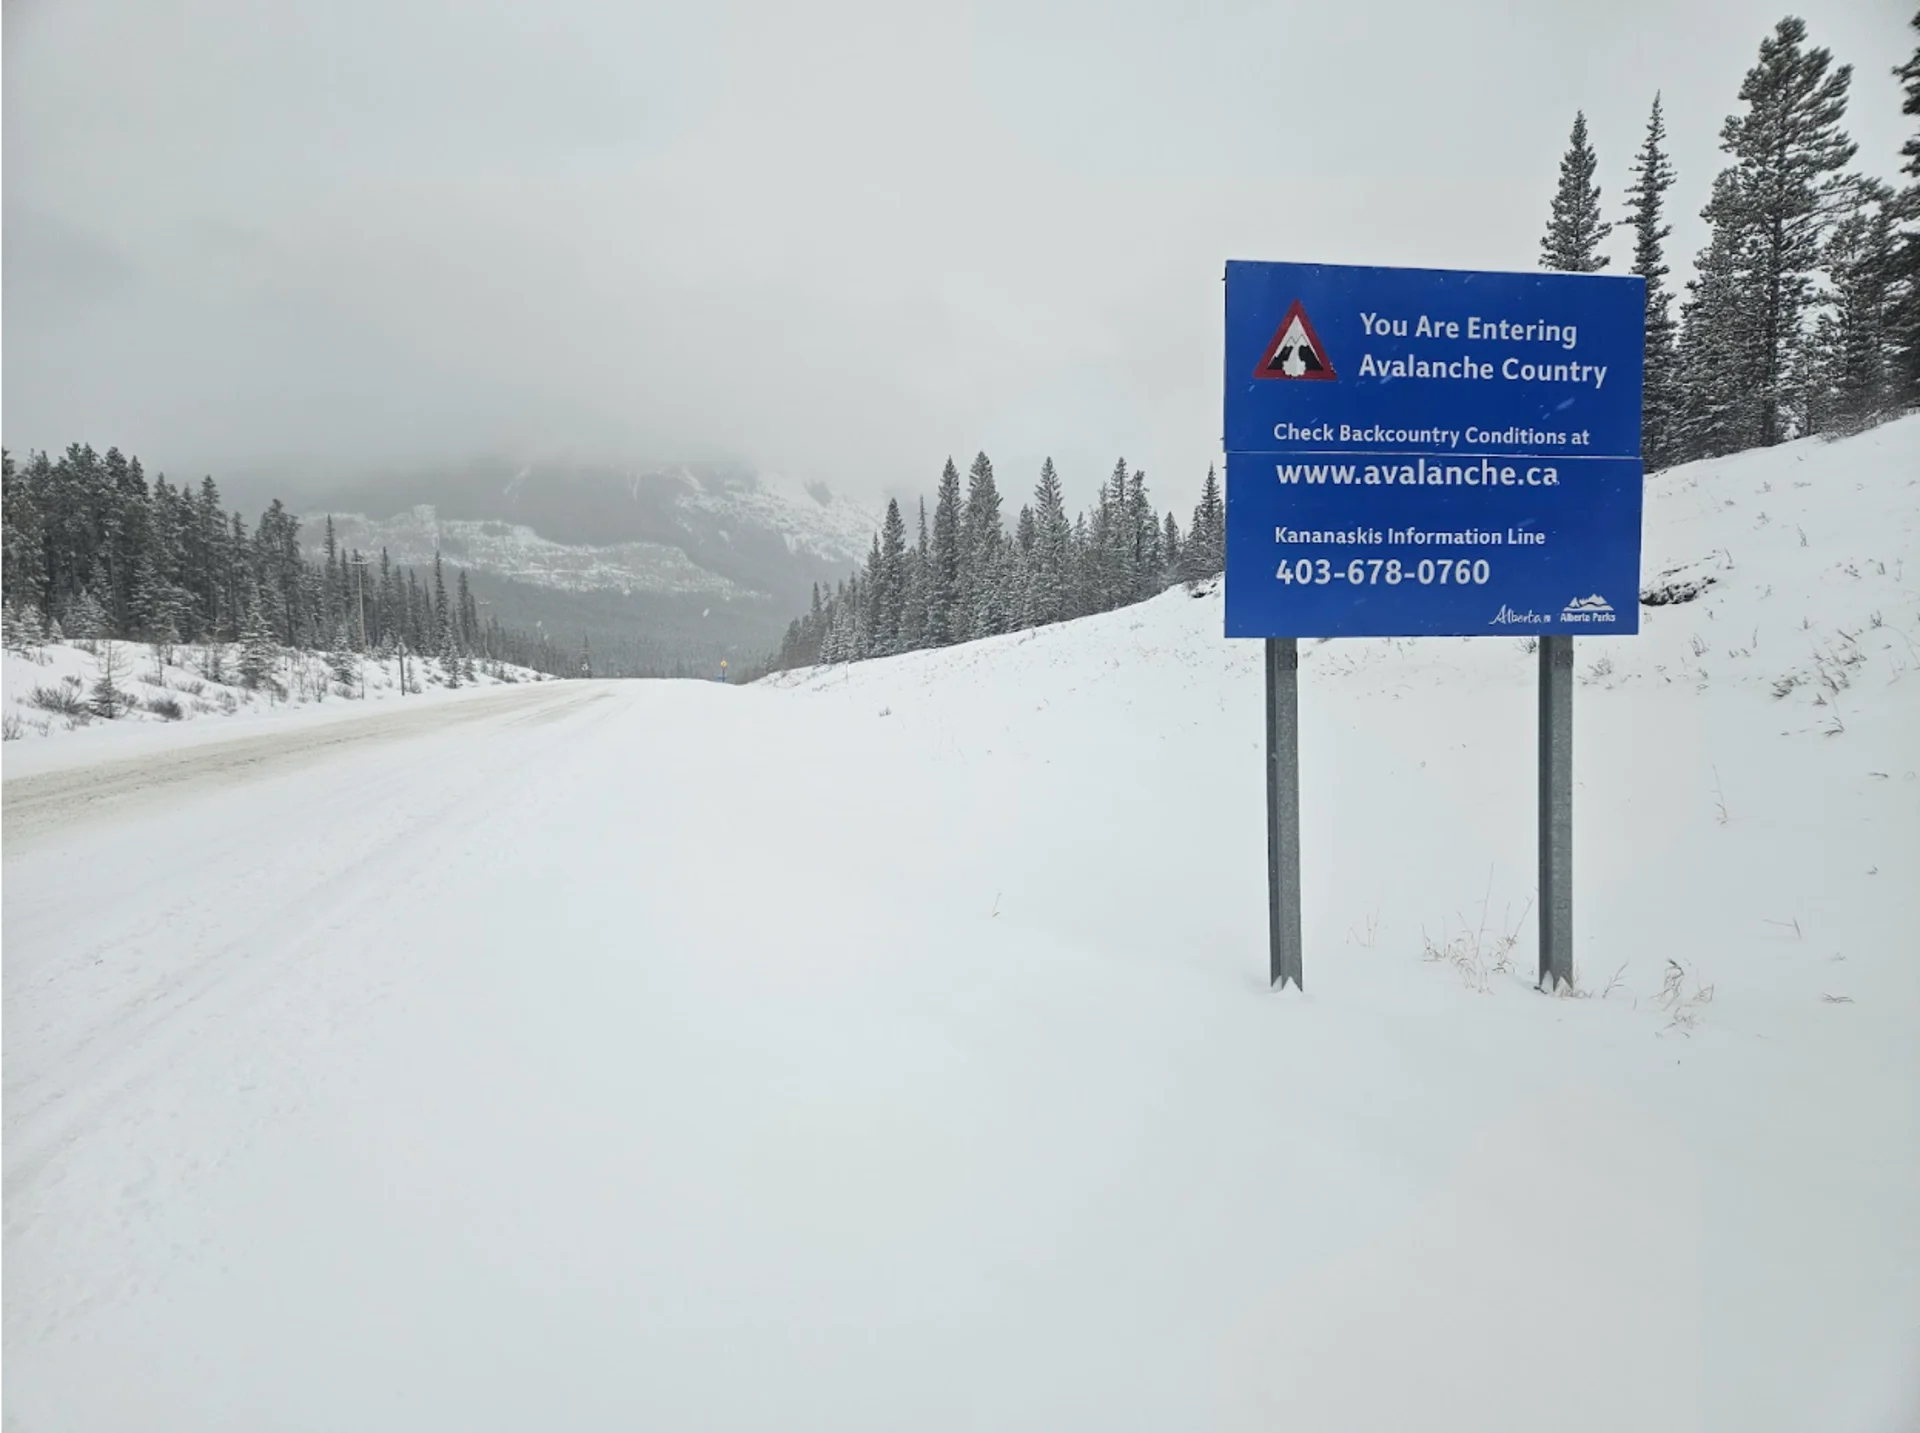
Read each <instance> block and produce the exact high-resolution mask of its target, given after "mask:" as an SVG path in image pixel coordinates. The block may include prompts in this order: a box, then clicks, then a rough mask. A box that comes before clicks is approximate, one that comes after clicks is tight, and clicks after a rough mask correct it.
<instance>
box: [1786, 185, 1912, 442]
mask: <svg viewBox="0 0 1920 1433" xmlns="http://www.w3.org/2000/svg"><path fill="white" fill-rule="evenodd" d="M1891 198H1892V195H1891V193H1890V192H1889V191H1888V190H1887V189H1886V188H1885V187H1884V186H1883V185H1880V184H1878V183H1875V182H1872V181H1866V180H1862V181H1860V182H1858V183H1857V184H1856V185H1855V186H1854V197H1853V202H1852V204H1851V205H1850V209H1849V212H1848V213H1847V214H1846V215H1845V216H1844V217H1843V218H1841V219H1840V220H1839V221H1838V222H1837V223H1836V224H1835V226H1834V230H1833V233H1832V235H1831V236H1830V237H1829V239H1828V241H1827V246H1826V260H1825V261H1826V269H1827V276H1828V280H1829V282H1830V284H1831V286H1832V291H1831V293H1830V294H1829V296H1828V299H1829V304H1828V309H1827V311H1826V312H1825V313H1823V314H1822V315H1821V316H1820V319H1819V322H1818V325H1817V326H1816V329H1815V337H1814V342H1813V344H1812V345H1811V351H1812V353H1813V355H1814V363H1813V365H1812V367H1813V371H1812V373H1811V374H1810V378H1811V381H1810V382H1809V383H1808V384H1807V385H1806V387H1807V389H1808V391H1807V393H1806V395H1805V397H1804V399H1803V403H1804V404H1805V416H1804V424H1803V425H1804V427H1805V428H1806V429H1807V431H1809V432H1822V431H1827V430H1837V431H1840V432H1851V431H1854V430H1857V429H1858V428H1860V427H1862V426H1863V425H1865V424H1867V423H1869V422H1871V421H1873V420H1874V419H1875V418H1877V417H1879V416H1880V415H1882V414H1883V413H1886V412H1887V411H1889V409H1890V408H1891V407H1892V406H1893V402H1894V389H1895V365H1896V363H1897V359H1898V355H1897V350H1896V344H1895V332H1894V329H1895V323H1896V316H1895V313H1894V303H1893V288H1894V231H1893V219H1892V216H1891V214H1890V213H1889V212H1888V201H1889V200H1890V199H1891Z"/></svg>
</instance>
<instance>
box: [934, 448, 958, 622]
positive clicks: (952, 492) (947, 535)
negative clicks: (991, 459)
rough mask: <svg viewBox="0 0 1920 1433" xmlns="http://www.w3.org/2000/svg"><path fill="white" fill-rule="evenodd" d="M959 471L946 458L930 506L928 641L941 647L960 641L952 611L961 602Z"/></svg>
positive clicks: (951, 461)
mask: <svg viewBox="0 0 1920 1433" xmlns="http://www.w3.org/2000/svg"><path fill="white" fill-rule="evenodd" d="M960 550H961V535H960V470H959V469H958V468H956V467H954V465H953V459H951V458H949V459H947V466H946V467H945V468H944V469H942V470H941V473H940V491H939V494H938V495H937V497H936V498H935V500H934V507H933V545H932V553H931V555H932V559H933V561H932V567H931V570H930V571H929V573H928V577H927V641H928V644H929V645H931V646H935V647H943V646H945V645H947V643H949V642H954V641H958V640H959V635H958V631H957V630H956V628H957V627H959V626H962V625H963V624H956V622H955V620H954V615H955V614H954V609H955V607H956V606H957V605H958V603H959V600H960Z"/></svg>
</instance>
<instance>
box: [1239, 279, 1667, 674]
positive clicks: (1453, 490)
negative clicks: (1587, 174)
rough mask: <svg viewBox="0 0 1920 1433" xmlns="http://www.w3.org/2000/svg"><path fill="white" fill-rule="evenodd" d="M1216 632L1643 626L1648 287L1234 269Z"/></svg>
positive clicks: (1636, 282)
mask: <svg viewBox="0 0 1920 1433" xmlns="http://www.w3.org/2000/svg"><path fill="white" fill-rule="evenodd" d="M1226 289H1227V325H1226V327H1227V355H1226V415H1225V417H1226V449H1227V543H1226V546H1227V554H1226V555H1227V604H1226V606H1227V635H1228V636H1229V637H1369V636H1371V637H1385V636H1408V637H1422V636H1469V637H1478V636H1513V635H1524V634H1528V633H1532V634H1541V633H1548V634H1554V635H1564V634H1572V633H1578V634H1585V635H1592V636H1597V635H1600V634H1602V633H1605V634H1610V635H1619V634H1624V633H1632V632H1637V631H1639V629H1640V602H1639V596H1640V480H1641V466H1640V383H1641V367H1642V362H1643V357H1644V352H1645V348H1644V344H1645V336H1644V335H1645V286H1644V283H1643V281H1642V280H1640V279H1637V278H1625V277H1611V276H1606V275H1598V274H1556V273H1537V274H1505V273H1471V272H1464V271H1455V270H1447V269H1375V268H1352V267H1348V266H1345V265H1338V264H1263V263H1244V262H1233V263H1229V264H1228V265H1227V282H1226Z"/></svg>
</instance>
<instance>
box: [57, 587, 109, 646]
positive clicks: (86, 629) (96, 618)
mask: <svg viewBox="0 0 1920 1433" xmlns="http://www.w3.org/2000/svg"><path fill="white" fill-rule="evenodd" d="M60 625H61V626H62V627H63V628H65V630H66V633H67V635H68V636H70V637H78V638H81V639H83V640H87V641H97V640H99V639H100V638H102V637H106V636H109V635H111V633H110V632H109V630H108V620H107V609H106V608H104V607H102V606H101V605H100V600H99V599H98V598H97V597H95V596H94V595H93V590H92V589H91V588H88V587H83V588H81V589H80V595H79V596H78V597H76V598H75V599H74V600H73V601H72V603H70V604H69V605H68V607H67V611H66V614H65V620H64V621H63V622H62V623H61V624H60Z"/></svg>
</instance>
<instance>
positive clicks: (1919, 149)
mask: <svg viewBox="0 0 1920 1433" xmlns="http://www.w3.org/2000/svg"><path fill="white" fill-rule="evenodd" d="M1913 28H1914V29H1915V30H1920V13H1916V14H1915V15H1914V17H1913ZM1893 73H1894V78H1896V79H1898V80H1899V81H1900V82H1901V85H1902V87H1903V88H1904V89H1905V90H1906V96H1905V98H1904V99H1903V100H1902V101H1901V104H1900V112H1901V113H1902V114H1906V115H1914V116H1920V45H1915V47H1914V51H1913V54H1912V55H1911V56H1909V57H1908V59H1907V61H1906V63H1904V64H1902V65H1900V66H1898V67H1896V68H1895V70H1894V72H1893ZM1900 154H1901V156H1902V158H1903V160H1904V162H1903V163H1902V164H1901V166H1900V169H1901V172H1902V173H1903V174H1906V175H1907V176H1908V177H1909V178H1911V179H1912V180H1913V182H1912V183H1911V184H1909V185H1908V186H1907V187H1906V188H1905V189H1903V190H1902V191H1901V192H1900V195H1899V197H1898V199H1897V200H1896V201H1895V205H1894V208H1893V215H1894V217H1895V218H1896V219H1899V220H1900V221H1902V227H1901V229H1900V231H1899V232H1898V234H1897V235H1896V236H1895V239H1894V254H1893V283H1892V288H1893V310H1892V313H1891V314H1890V315H1889V319H1888V322H1889V326H1890V328H1891V331H1892V338H1893V347H1894V373H1893V384H1894V394H1893V396H1894V399H1895V401H1897V402H1900V403H1904V404H1920V126H1916V128H1915V130H1914V132H1913V134H1912V136H1911V137H1910V138H1909V139H1908V140H1907V142H1906V143H1905V144H1904V145H1902V146H1901V147H1900Z"/></svg>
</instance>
